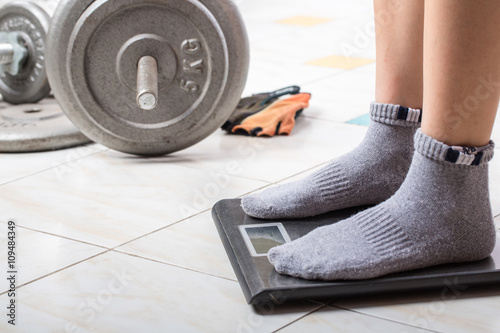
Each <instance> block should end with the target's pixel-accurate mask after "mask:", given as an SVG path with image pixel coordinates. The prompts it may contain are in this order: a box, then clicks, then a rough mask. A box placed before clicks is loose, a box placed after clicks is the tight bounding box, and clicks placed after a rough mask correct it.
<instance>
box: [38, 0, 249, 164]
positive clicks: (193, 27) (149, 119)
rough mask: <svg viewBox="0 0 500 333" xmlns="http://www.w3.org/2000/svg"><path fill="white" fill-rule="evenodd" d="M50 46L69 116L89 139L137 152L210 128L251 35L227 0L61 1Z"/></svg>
mask: <svg viewBox="0 0 500 333" xmlns="http://www.w3.org/2000/svg"><path fill="white" fill-rule="evenodd" d="M47 45H48V48H47V68H48V74H49V79H50V82H51V85H52V89H53V92H54V95H55V96H56V98H57V100H58V102H59V103H60V104H61V106H62V108H63V110H64V111H65V112H66V114H67V116H68V117H69V118H70V119H71V120H72V121H73V123H74V124H75V125H76V126H77V127H78V128H79V129H80V130H81V131H82V132H83V133H84V134H86V135H87V136H88V137H89V138H91V139H92V140H94V141H96V142H99V143H101V144H103V145H106V146H108V147H110V148H113V149H116V150H119V151H123V152H127V153H132V154H139V155H160V154H167V153H171V152H174V151H177V150H180V149H184V148H186V147H189V146H191V145H193V144H195V143H197V142H199V141H200V140H202V139H204V138H205V137H207V136H208V135H210V134H211V133H213V132H214V131H215V130H216V129H217V128H219V127H220V126H221V125H222V124H223V123H224V121H225V120H226V119H227V118H228V117H229V115H230V114H231V112H232V111H233V110H234V108H235V106H236V105H237V103H238V101H239V99H240V96H241V93H242V90H243V88H244V84H245V81H246V76H247V72H248V63H249V49H248V40H247V36H246V32H245V28H244V25H243V23H242V20H241V17H240V15H239V13H238V10H237V8H236V6H235V4H234V3H233V2H232V1H231V0H203V1H199V0H143V1H137V0H107V1H105V0H63V1H62V2H61V3H60V4H59V6H58V8H57V10H56V12H55V14H54V16H53V19H52V23H51V27H50V30H49V37H48V40H47Z"/></svg>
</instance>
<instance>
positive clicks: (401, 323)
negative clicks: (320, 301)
mask: <svg viewBox="0 0 500 333" xmlns="http://www.w3.org/2000/svg"><path fill="white" fill-rule="evenodd" d="M328 306H330V307H333V308H337V309H342V310H346V311H350V312H354V313H357V314H360V315H363V316H368V317H372V318H377V319H381V320H385V321H389V322H393V323H396V324H400V325H404V326H408V327H412V328H416V329H419V330H422V331H427V332H433V333H443V332H441V331H436V330H431V329H428V328H423V327H419V326H416V325H411V324H407V323H404V322H401V321H397V320H393V319H389V318H384V317H379V316H374V315H371V314H368V313H364V312H359V311H355V310H352V309H349V308H345V307H342V306H338V305H332V304H331V303H330V304H329V305H328Z"/></svg>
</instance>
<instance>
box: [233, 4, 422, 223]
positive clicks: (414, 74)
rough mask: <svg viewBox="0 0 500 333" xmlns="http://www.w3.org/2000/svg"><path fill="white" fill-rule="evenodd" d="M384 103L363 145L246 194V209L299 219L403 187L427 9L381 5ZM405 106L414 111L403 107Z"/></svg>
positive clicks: (380, 93)
mask: <svg viewBox="0 0 500 333" xmlns="http://www.w3.org/2000/svg"><path fill="white" fill-rule="evenodd" d="M374 7H375V22H376V23H375V27H376V34H377V36H376V37H377V38H376V41H377V82H376V102H377V103H373V104H372V105H371V108H370V119H371V122H370V126H369V127H368V130H367V133H366V135H365V138H364V140H363V142H362V143H361V144H360V145H359V146H358V147H357V148H355V149H354V150H352V151H351V152H349V153H348V154H345V155H343V156H340V157H338V158H336V159H335V160H333V161H332V162H331V163H329V164H328V165H327V166H325V167H324V168H322V169H321V170H319V171H317V172H316V173H314V174H313V175H311V176H309V177H307V178H305V179H303V180H300V181H297V182H293V183H290V184H285V185H282V186H277V187H274V188H271V189H269V190H267V191H264V192H262V193H256V194H252V195H249V196H246V197H244V198H243V200H242V207H243V210H244V211H245V212H246V213H247V214H248V215H251V216H254V217H258V218H264V219H282V218H298V217H307V216H314V215H318V214H322V213H325V212H328V211H332V210H338V209H343V208H347V207H352V206H359V205H365V204H377V203H380V202H382V201H384V200H386V199H388V198H390V197H391V196H392V195H393V194H394V193H395V192H396V191H397V190H398V188H399V187H400V186H401V184H402V183H403V181H404V179H405V176H406V174H407V172H408V169H409V167H410V164H411V160H412V157H413V146H414V145H413V137H414V135H415V132H416V130H417V129H418V127H419V126H420V121H419V120H420V115H421V112H420V110H416V109H421V107H422V90H423V83H422V72H423V70H422V62H423V41H422V40H423V24H424V4H423V1H422V0H405V1H395V0H374ZM399 105H401V106H403V107H406V108H411V109H413V110H408V109H406V110H405V109H404V108H400V107H399Z"/></svg>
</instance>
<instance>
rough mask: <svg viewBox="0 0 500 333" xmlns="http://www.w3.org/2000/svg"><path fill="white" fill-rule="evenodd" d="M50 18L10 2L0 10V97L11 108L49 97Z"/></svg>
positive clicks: (39, 10)
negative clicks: (48, 44) (46, 69)
mask: <svg viewBox="0 0 500 333" xmlns="http://www.w3.org/2000/svg"><path fill="white" fill-rule="evenodd" d="M49 24H50V17H49V14H47V12H46V11H45V10H43V9H42V8H40V7H39V6H37V5H36V4H34V3H32V2H27V1H12V2H10V3H8V4H7V5H5V6H4V7H2V8H1V9H0V94H1V95H2V96H3V99H4V100H5V101H6V102H9V103H11V104H21V103H35V102H38V101H39V100H41V99H43V98H44V97H46V96H47V95H48V94H49V93H50V86H49V82H48V79H47V73H46V71H45V40H46V34H47V30H48V29H49Z"/></svg>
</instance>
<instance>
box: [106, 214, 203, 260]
mask: <svg viewBox="0 0 500 333" xmlns="http://www.w3.org/2000/svg"><path fill="white" fill-rule="evenodd" d="M211 209H212V208H207V209H205V210H202V211H201V212H198V213H196V214H193V215H190V216H188V217H186V218H183V219H180V220H178V221H175V222H174V223H171V224H169V225H167V226H164V227H161V228H158V229H156V230H153V231H150V232H148V233H146V234H144V235H141V236H139V237H136V238H134V239H131V240H128V241H126V242H125V243H122V244H119V245H116V246H113V247H111V248H109V249H110V250H112V251H114V250H116V249H117V248H119V247H122V246H124V245H127V244H129V243H131V242H135V241H136V240H139V239H141V238H144V237H146V236H149V235H152V234H154V233H156V232H158V231H161V230H164V229H167V228H170V227H172V226H174V225H176V224H179V223H181V222H184V221H187V220H189V219H190V218H193V217H196V216H198V215H201V214H203V213H206V212H208V211H210V210H211ZM120 252H121V251H120ZM124 253H126V252H124Z"/></svg>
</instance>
